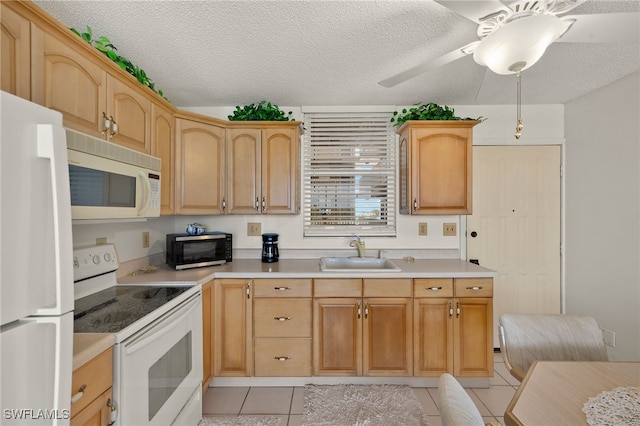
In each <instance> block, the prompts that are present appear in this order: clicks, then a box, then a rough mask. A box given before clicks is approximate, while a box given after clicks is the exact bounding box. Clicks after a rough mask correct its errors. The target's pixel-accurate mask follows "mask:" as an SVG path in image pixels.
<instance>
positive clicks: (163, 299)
mask: <svg viewBox="0 0 640 426" xmlns="http://www.w3.org/2000/svg"><path fill="white" fill-rule="evenodd" d="M187 290H189V287H188V286H181V287H170V286H140V285H117V286H113V287H110V288H108V289H106V290H102V291H99V292H97V293H94V294H91V295H89V296H86V297H83V298H80V299H78V300H76V301H75V309H74V315H73V331H74V332H75V333H117V332H119V331H120V330H122V329H124V328H125V327H128V326H129V325H131V324H133V323H134V322H136V321H137V320H139V319H141V318H142V317H144V316H145V315H147V314H149V313H151V312H152V311H154V310H156V309H157V308H159V307H160V306H162V305H164V304H165V303H167V302H169V301H170V300H171V299H173V298H175V297H177V296H179V295H180V294H182V293H184V292H185V291H187Z"/></svg>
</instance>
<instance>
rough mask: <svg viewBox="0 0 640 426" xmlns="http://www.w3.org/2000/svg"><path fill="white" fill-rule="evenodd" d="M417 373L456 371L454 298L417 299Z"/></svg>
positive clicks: (430, 374)
mask: <svg viewBox="0 0 640 426" xmlns="http://www.w3.org/2000/svg"><path fill="white" fill-rule="evenodd" d="M413 304H414V369H413V374H414V375H415V376H433V377H437V376H440V375H441V374H442V373H452V372H453V361H454V357H453V299H445V298H421V299H414V301H413Z"/></svg>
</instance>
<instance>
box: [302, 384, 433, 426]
mask: <svg viewBox="0 0 640 426" xmlns="http://www.w3.org/2000/svg"><path fill="white" fill-rule="evenodd" d="M302 424H303V425H304V426H312V425H313V426H323V425H324V426H355V425H357V426H390V425H402V426H414V425H415V426H424V425H426V424H427V417H426V416H425V414H424V412H423V411H422V406H421V405H420V402H418V399H417V398H416V395H415V393H414V392H413V389H411V387H409V386H407V385H332V386H318V385H307V386H305V387H304V411H303V415H302Z"/></svg>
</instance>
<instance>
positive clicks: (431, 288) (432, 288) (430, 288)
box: [424, 287, 442, 291]
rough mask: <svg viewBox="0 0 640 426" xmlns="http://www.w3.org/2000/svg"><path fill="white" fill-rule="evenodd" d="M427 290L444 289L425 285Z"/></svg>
mask: <svg viewBox="0 0 640 426" xmlns="http://www.w3.org/2000/svg"><path fill="white" fill-rule="evenodd" d="M424 289H425V290H431V291H438V290H442V287H425V288H424Z"/></svg>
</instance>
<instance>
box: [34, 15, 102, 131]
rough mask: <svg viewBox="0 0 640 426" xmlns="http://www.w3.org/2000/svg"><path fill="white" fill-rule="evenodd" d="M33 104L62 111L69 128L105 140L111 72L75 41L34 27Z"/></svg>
mask: <svg viewBox="0 0 640 426" xmlns="http://www.w3.org/2000/svg"><path fill="white" fill-rule="evenodd" d="M31 40H32V44H31V48H32V68H31V69H32V76H31V77H32V85H31V87H32V93H31V97H32V101H33V102H35V103H37V104H40V105H43V106H45V107H47V108H51V109H54V110H56V111H60V112H61V113H62V115H63V120H64V125H65V126H66V127H69V128H72V129H75V130H78V131H80V132H83V133H86V134H89V135H91V136H95V137H98V138H104V136H103V135H102V134H101V132H102V131H103V130H104V118H103V115H102V114H103V113H106V78H107V73H106V72H105V71H104V70H103V69H102V67H101V66H100V64H98V63H97V62H93V61H91V59H90V58H89V57H88V55H86V54H85V52H83V51H82V50H80V49H77V47H79V46H74V45H73V43H71V42H68V44H67V42H63V41H61V40H60V39H58V38H57V37H55V36H54V35H52V34H50V33H47V32H45V31H43V30H41V29H39V28H37V27H36V26H32V32H31Z"/></svg>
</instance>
